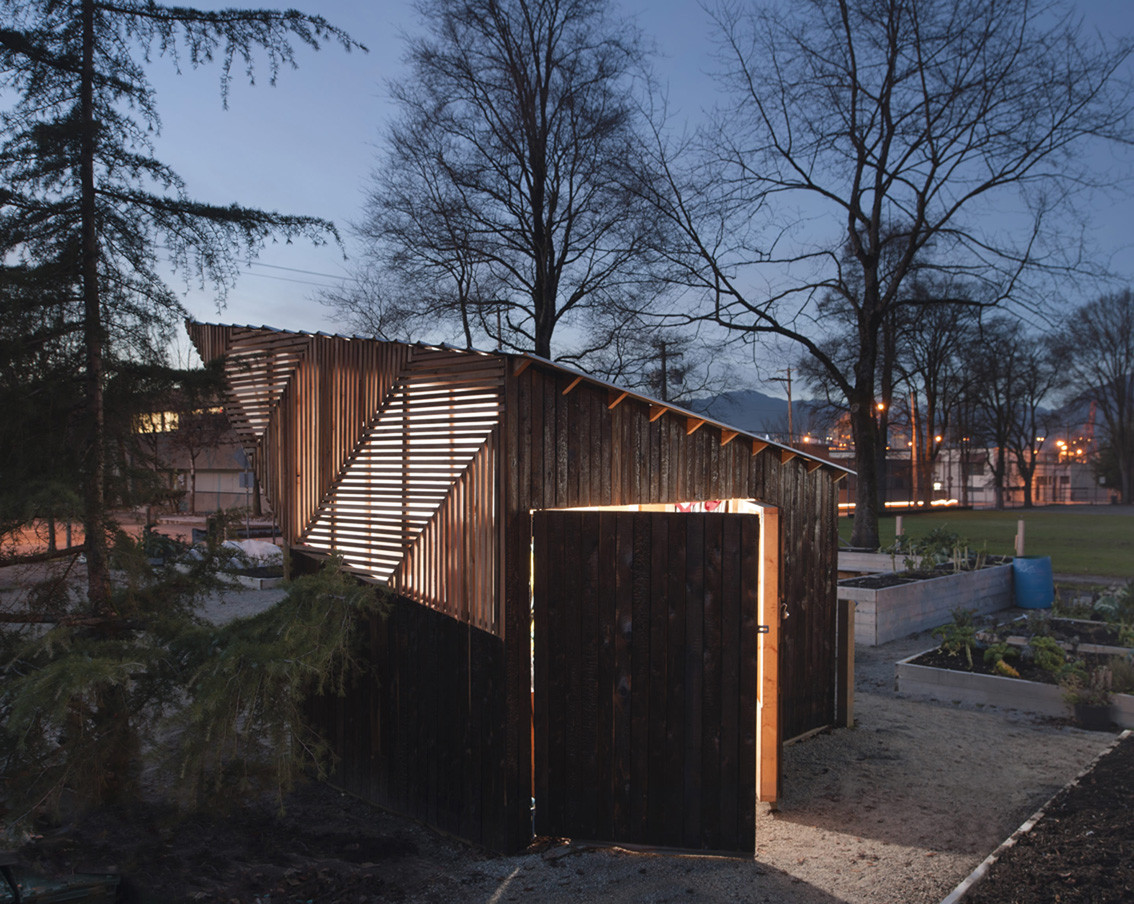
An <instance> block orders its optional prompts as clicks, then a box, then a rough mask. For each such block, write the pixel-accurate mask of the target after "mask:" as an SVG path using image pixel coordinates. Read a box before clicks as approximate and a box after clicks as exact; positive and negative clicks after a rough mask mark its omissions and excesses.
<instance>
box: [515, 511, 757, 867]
mask: <svg viewBox="0 0 1134 904" xmlns="http://www.w3.org/2000/svg"><path fill="white" fill-rule="evenodd" d="M533 540H534V550H533V568H534V588H533V590H534V628H535V634H534V733H535V780H534V785H535V798H536V804H535V806H536V831H537V833H539V834H549V835H566V836H572V837H579V838H588V839H594V840H605V841H620V842H628V843H638V844H649V845H665V846H674V847H683V848H694V849H707V850H721V851H746V852H751V851H752V850H753V848H754V845H755V835H754V826H755V811H756V799H757V781H758V775H757V766H758V763H757V760H758V758H759V755H760V754H759V749H758V738H757V720H758V699H759V694H760V687H759V685H760V676H759V674H758V669H757V651H758V644H759V638H760V636H761V635H760V633H759V632H760V624H759V620H758V619H759V613H760V598H759V597H760V593H759V589H760V570H761V564H762V562H761V545H760V518H759V516H757V515H742V514H722V513H717V512H708V513H706V512H694V513H675V512H628V511H542V512H536V513H535V515H534V517H533ZM773 608H774V603H773ZM773 705H774V704H773ZM775 740H778V739H775ZM765 771H766V770H765ZM774 772H775V768H774V762H773V769H772V773H773V774H772V776H770V777H769V776H765V778H764V780H765V781H768V780H769V778H771V779H772V780H773V781H774Z"/></svg>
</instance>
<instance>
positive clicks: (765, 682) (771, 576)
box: [756, 506, 781, 809]
mask: <svg viewBox="0 0 1134 904" xmlns="http://www.w3.org/2000/svg"><path fill="white" fill-rule="evenodd" d="M759 611H760V616H759V618H760V624H762V625H767V626H768V633H767V634H761V635H760V642H759V644H758V653H757V676H758V678H757V681H758V683H759V687H758V688H757V700H758V703H757V714H756V718H757V719H758V720H759V721H758V723H757V734H756V739H757V740H756V744H757V751H756V800H757V801H759V802H760V803H762V804H766V805H769V806H770V807H771V808H772V809H774V808H775V803H776V799H777V797H778V792H779V774H780V747H781V743H780V693H779V670H780V513H779V510H778V509H776V508H772V507H770V506H769V507H767V508H761V509H760V603H759Z"/></svg>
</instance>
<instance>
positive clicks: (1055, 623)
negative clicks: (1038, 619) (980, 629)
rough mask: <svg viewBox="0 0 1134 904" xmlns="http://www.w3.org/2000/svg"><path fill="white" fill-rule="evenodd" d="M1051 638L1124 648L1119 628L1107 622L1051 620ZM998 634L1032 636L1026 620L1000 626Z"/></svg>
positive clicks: (1049, 626)
mask: <svg viewBox="0 0 1134 904" xmlns="http://www.w3.org/2000/svg"><path fill="white" fill-rule="evenodd" d="M1044 625H1045V628H1046V631H1047V633H1048V635H1049V636H1051V637H1053V638H1055V639H1056V640H1058V641H1060V642H1061V643H1067V644H1077V643H1093V644H1099V645H1103V646H1112V647H1117V646H1122V643H1121V639H1120V638H1119V629H1118V627H1117V626H1115V625H1112V624H1108V623H1107V622H1105V621H1084V620H1081V619H1071V618H1049V619H1045V620H1044ZM993 633H996V634H1002V635H1005V636H1007V635H1010V634H1012V635H1017V636H1018V635H1030V633H1031V632H1030V631H1029V625H1028V622H1027V620H1026V619H1019V620H1017V621H1014V622H1009V623H1008V624H1006V625H1000V626H998V627H997V628H995V629H994V632H993Z"/></svg>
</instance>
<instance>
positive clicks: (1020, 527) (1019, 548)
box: [1016, 518, 1024, 558]
mask: <svg viewBox="0 0 1134 904" xmlns="http://www.w3.org/2000/svg"><path fill="white" fill-rule="evenodd" d="M1023 555H1024V519H1023V518H1021V519H1020V520H1019V521H1017V522H1016V556H1017V557H1018V558H1019V557H1022V556H1023Z"/></svg>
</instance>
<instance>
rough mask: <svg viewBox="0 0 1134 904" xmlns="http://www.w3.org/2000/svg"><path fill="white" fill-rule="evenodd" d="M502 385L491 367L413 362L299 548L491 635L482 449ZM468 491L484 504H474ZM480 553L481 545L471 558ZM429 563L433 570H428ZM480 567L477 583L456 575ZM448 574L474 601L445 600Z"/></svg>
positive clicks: (490, 489) (479, 360) (435, 356)
mask: <svg viewBox="0 0 1134 904" xmlns="http://www.w3.org/2000/svg"><path fill="white" fill-rule="evenodd" d="M502 382H503V367H502V365H501V363H500V361H499V360H497V359H493V358H488V357H483V356H470V355H468V354H463V353H452V352H446V351H433V350H415V352H414V354H413V358H412V361H411V362H410V364H409V366H408V367H407V369H406V370H405V371H404V372H403V375H402V376H401V378H400V379H399V380H398V381H397V383H396V385H395V386H394V388H393V390H392V391H391V392H390V394H389V396H388V397H387V399H386V401H385V403H384V404H383V405H382V407H381V409H380V410H379V412H378V414H377V416H376V418H375V419H374V421H373V423H372V424H371V426H370V428H369V429H368V430H367V431H366V432H365V434H364V435H363V437H362V439H361V441H360V442H359V444H358V446H357V448H356V449H355V451H354V454H353V455H352V456H351V457H350V459H349V460H348V461H347V463H346V464H345V466H343V468H342V470H341V472H340V474H339V476H338V479H337V480H335V482H334V484H333V486H332V487H331V488H330V490H329V491H328V492H327V493H326V495H325V497H324V500H323V502H322V504H321V505H320V506H319V508H318V510H317V512H316V514H315V516H314V517H313V518H312V520H311V522H310V524H309V526H308V527H307V529H306V530H305V531H304V532H303V535H302V537H301V538H300V542H301V544H302V545H304V546H306V547H308V548H310V549H312V550H314V551H317V552H322V553H327V554H330V553H337V554H339V555H341V556H342V557H343V560H344V562H345V563H346V564H347V565H349V566H350V567H352V568H354V569H356V570H358V571H360V572H362V573H364V574H366V575H368V576H370V577H372V578H374V579H376V580H378V581H382V582H384V583H391V584H393V585H396V586H397V587H398V589H399V590H401V591H402V592H404V593H406V594H407V595H408V596H411V597H414V598H417V599H419V600H421V601H422V602H427V603H429V604H431V605H433V606H435V607H437V608H440V609H443V610H444V611H447V612H450V614H454V615H457V616H458V617H463V618H465V619H468V618H470V617H472V616H473V614H474V612H476V613H477V614H476V615H475V617H474V618H473V621H474V622H475V623H478V624H480V625H482V626H484V627H490V626H491V625H493V624H494V622H495V616H494V615H493V614H492V610H493V608H494V603H493V601H492V597H493V595H494V593H493V585H494V580H493V578H492V573H493V571H494V568H493V565H492V561H491V556H490V555H489V554H488V551H489V550H490V549H491V536H492V533H491V532H492V521H493V517H494V511H493V508H494V507H493V505H492V503H491V500H492V498H493V496H494V493H495V491H494V484H493V478H492V475H493V474H494V468H495V458H494V453H493V451H492V447H491V446H490V445H488V446H486V444H488V440H489V438H490V436H491V435H492V433H493V430H494V428H495V427H496V425H497V423H498V422H499V420H500V410H501V386H502ZM478 453H481V454H480V455H479V456H478ZM474 460H475V461H476V462H477V466H476V467H470V466H472V465H473V463H474ZM470 483H471V484H473V485H474V486H475V489H476V491H477V494H487V498H484V497H482V498H476V499H474V498H472V496H471V495H470V489H473V488H474V487H471V486H470ZM435 519H441V520H439V521H437V523H435V524H432V525H431V522H433V521H434V520H435ZM427 526H430V530H429V531H428V532H426V528H427ZM423 533H425V534H426V537H427V538H428V539H429V541H430V542H429V544H428V545H429V547H430V548H429V549H426V548H425V547H422V548H420V549H417V550H416V551H415V553H416V554H415V557H414V560H413V561H414V565H413V567H411V568H405V569H402V571H401V572H400V573H399V574H398V575H397V577H395V572H396V571H397V570H398V568H399V565H401V564H402V562H403V560H405V559H406V556H407V554H409V553H410V551H411V550H413V549H414V548H415V544H418V541H419V538H421V537H422V536H423ZM450 544H452V545H450ZM478 544H482V545H483V544H488V545H487V546H485V549H484V550H483V552H484V555H483V556H481V557H477V556H476V547H477V545H478ZM418 545H420V544H418ZM427 556H432V557H434V558H435V559H437V561H432V562H430V563H428V564H427V565H426V564H424V561H423V557H427ZM478 558H479V559H480V561H479V568H480V572H479V574H477V575H475V576H471V577H470V576H469V575H467V574H465V569H466V567H471V566H472V565H473V564H474V563H475V562H476V560H477V559H478ZM446 573H448V574H463V575H465V576H464V578H463V579H462V583H464V582H465V581H469V582H471V584H472V585H473V588H472V589H473V590H474V592H473V593H472V594H471V595H470V593H469V592H468V591H469V589H470V588H468V587H462V588H460V590H459V591H458V592H454V591H457V590H458V588H455V587H453V586H451V585H449V583H448V582H447V581H446V580H444V579H443V575H444V574H446ZM473 597H476V598H477V602H476V603H475V604H474V603H472V602H471V600H472V598H473Z"/></svg>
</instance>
